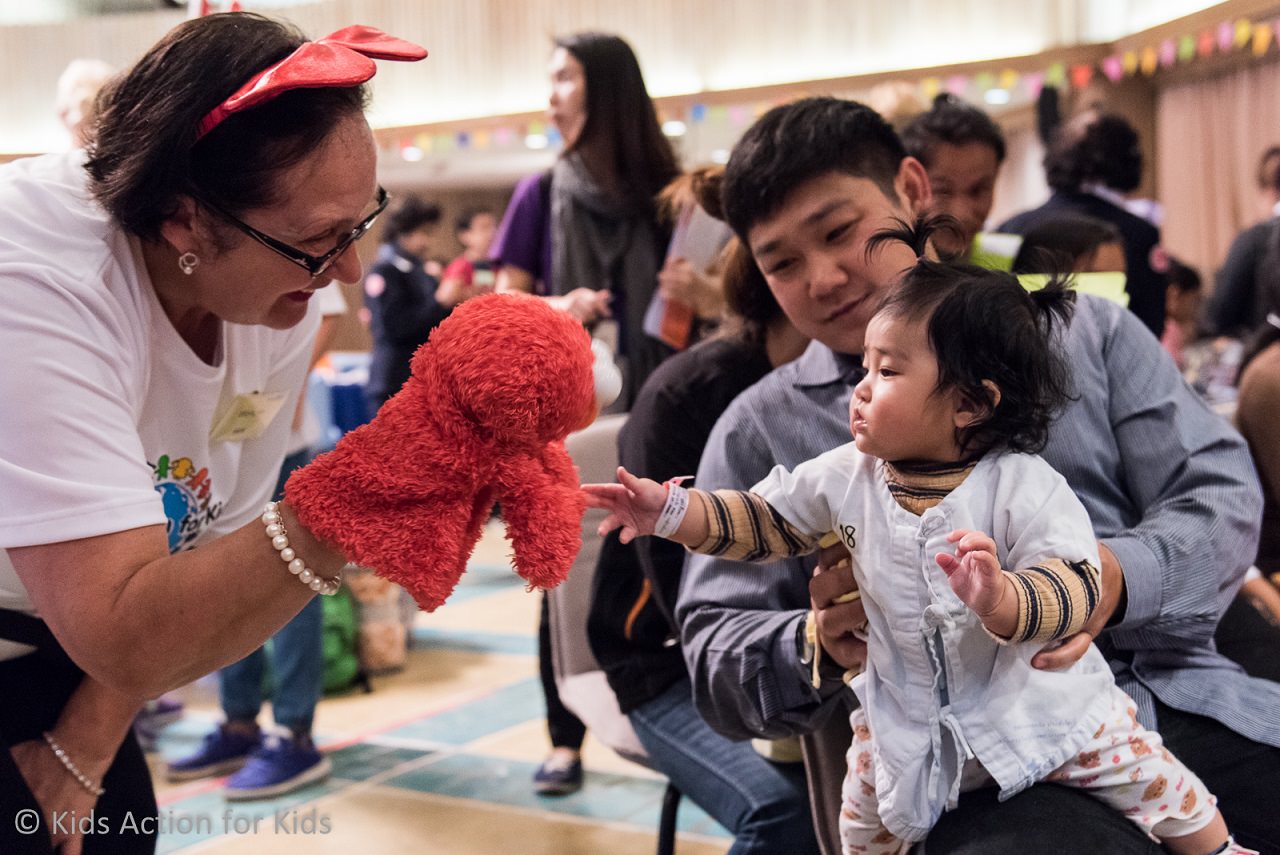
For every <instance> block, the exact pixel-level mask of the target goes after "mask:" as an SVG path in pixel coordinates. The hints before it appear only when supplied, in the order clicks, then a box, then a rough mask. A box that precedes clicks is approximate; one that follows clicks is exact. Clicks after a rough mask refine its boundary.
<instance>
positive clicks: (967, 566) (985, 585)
mask: <svg viewBox="0 0 1280 855" xmlns="http://www.w3.org/2000/svg"><path fill="white" fill-rule="evenodd" d="M947 542H948V543H954V544H956V554H955V555H949V554H947V553H945V552H939V553H938V555H937V557H936V559H935V560H936V561H937V562H938V566H939V567H941V568H942V572H944V573H946V574H947V580H948V581H950V582H951V590H953V591H955V593H956V596H957V597H959V598H960V599H961V600H962V601H963V602H964V604H965V605H966V606H968V607H969V608H971V609H973V610H974V611H975V612H976V613H977V614H978V616H979V617H983V618H985V617H987V616H988V615H991V614H993V613H994V612H995V610H996V608H997V607H998V606H999V605H1000V602H1001V601H1002V600H1003V599H1004V597H1005V594H1006V588H1007V586H1008V585H1009V582H1008V580H1007V579H1005V575H1004V569H1003V568H1002V567H1001V566H1000V561H999V559H997V558H996V543H995V541H994V540H992V539H991V538H990V537H988V536H987V535H986V534H984V533H983V532H980V531H967V530H965V529H956V530H955V531H953V532H951V534H949V535H947Z"/></svg>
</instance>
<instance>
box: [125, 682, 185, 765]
mask: <svg viewBox="0 0 1280 855" xmlns="http://www.w3.org/2000/svg"><path fill="white" fill-rule="evenodd" d="M180 718H182V701H179V700H177V699H176V698H170V697H169V696H167V695H166V696H164V697H160V698H156V699H155V700H154V701H147V703H146V705H145V706H144V707H143V708H142V709H141V711H139V712H138V715H137V716H136V717H135V718H134V720H133V732H134V734H135V735H136V736H137V737H138V744H139V745H141V746H142V750H143V751H155V750H156V739H157V737H159V735H160V731H161V730H163V729H164V728H165V727H166V726H168V725H170V724H173V723H174V722H175V721H177V720H178V719H180Z"/></svg>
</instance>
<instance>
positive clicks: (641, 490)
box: [582, 466, 667, 543]
mask: <svg viewBox="0 0 1280 855" xmlns="http://www.w3.org/2000/svg"><path fill="white" fill-rule="evenodd" d="M582 492H583V493H585V494H586V497H587V507H589V508H603V509H604V510H606V511H608V512H609V515H608V516H606V517H605V518H604V522H602V523H600V527H599V529H597V531H598V532H599V533H600V535H601V536H603V535H606V534H608V533H609V532H611V531H613V530H614V529H615V528H618V527H619V526H621V527H622V532H621V533H620V534H619V535H618V539H619V540H620V541H621V542H623V543H630V542H631V541H632V540H634V539H635V538H637V537H639V536H640V535H645V534H653V531H654V528H655V527H656V526H657V523H658V517H659V516H660V515H661V514H662V507H663V505H665V504H666V503H667V488H666V487H664V486H663V485H661V484H659V483H658V482H657V481H651V480H649V479H648V478H637V477H636V476H634V475H632V474H631V473H630V472H628V471H627V470H626V469H624V468H623V467H621V466H619V467H618V483H617V484H583V485H582Z"/></svg>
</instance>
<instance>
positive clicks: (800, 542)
mask: <svg viewBox="0 0 1280 855" xmlns="http://www.w3.org/2000/svg"><path fill="white" fill-rule="evenodd" d="M689 493H690V495H696V496H697V497H698V499H699V500H700V504H701V505H702V507H703V509H704V511H705V513H706V515H707V538H706V540H704V541H702V542H701V543H698V544H695V545H693V546H690V547H689V548H690V549H692V550H693V551H694V552H697V553H700V554H702V555H714V556H717V557H720V558H727V559H730V560H732V561H771V560H774V559H777V558H792V557H795V556H797V555H805V554H807V553H809V552H812V551H813V550H814V548H815V547H816V546H817V545H818V541H817V539H816V538H811V537H808V536H806V535H805V534H804V533H803V532H800V531H798V530H797V529H796V528H795V527H794V526H792V525H791V524H790V523H788V522H787V521H786V520H785V519H783V518H782V516H781V514H779V513H778V512H777V511H776V510H774V508H773V507H772V506H771V505H770V504H769V503H768V502H766V501H765V500H764V499H763V498H762V497H760V496H757V495H756V494H755V493H747V492H743V491H740V490H716V491H715V492H714V493H708V492H706V491H703V490H690V491H689Z"/></svg>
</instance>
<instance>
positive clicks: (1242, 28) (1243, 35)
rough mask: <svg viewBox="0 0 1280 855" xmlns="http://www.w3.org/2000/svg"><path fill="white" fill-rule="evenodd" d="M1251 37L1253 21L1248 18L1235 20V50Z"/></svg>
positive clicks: (1246, 42) (1245, 43) (1247, 42)
mask: <svg viewBox="0 0 1280 855" xmlns="http://www.w3.org/2000/svg"><path fill="white" fill-rule="evenodd" d="M1252 38H1253V22H1252V21H1250V20H1249V19H1248V18H1241V19H1239V20H1238V21H1236V27H1235V46H1236V50H1240V49H1241V48H1243V47H1244V46H1245V45H1247V44H1249V41H1250V40H1251V39H1252Z"/></svg>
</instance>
